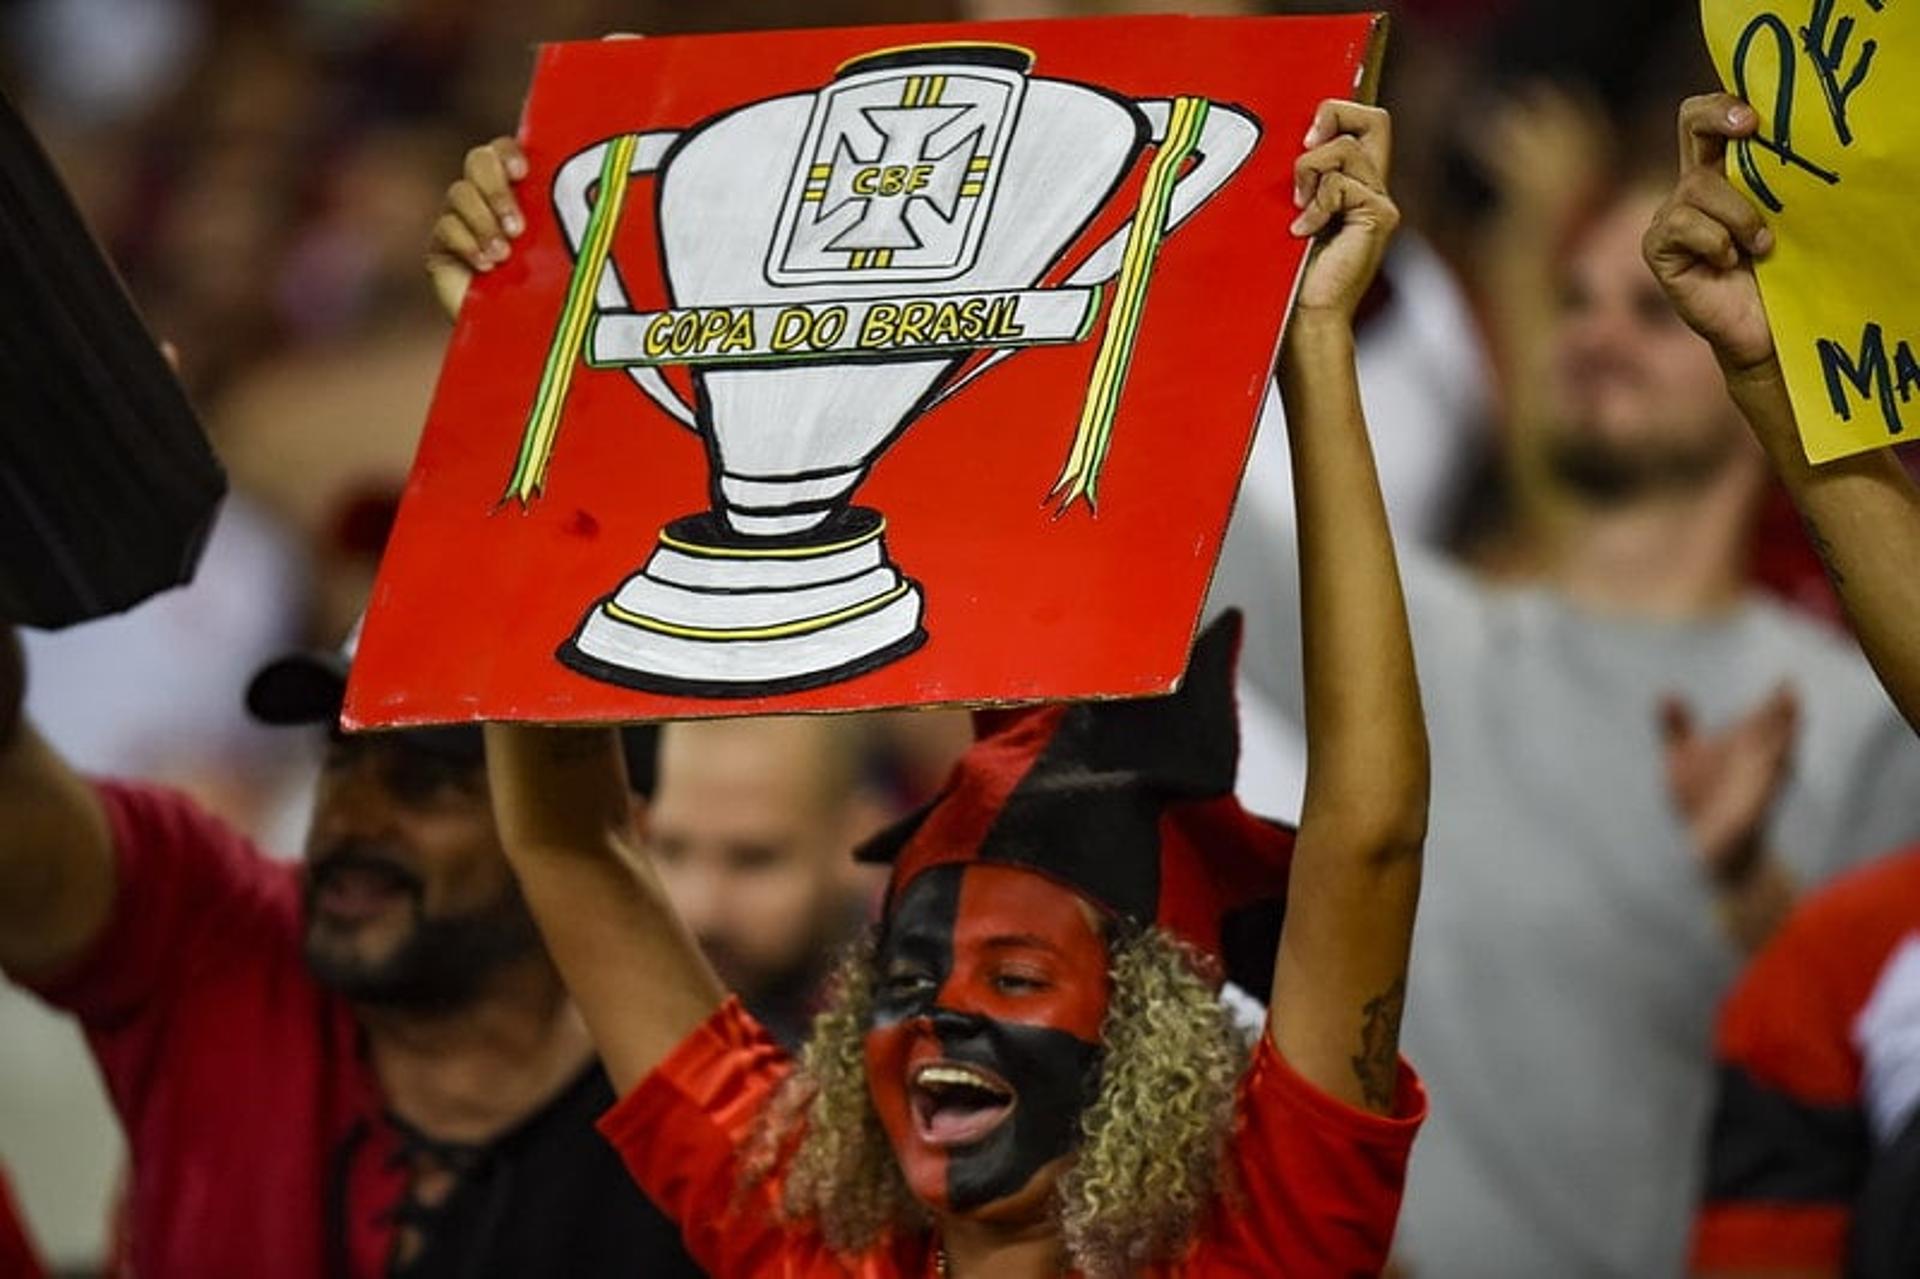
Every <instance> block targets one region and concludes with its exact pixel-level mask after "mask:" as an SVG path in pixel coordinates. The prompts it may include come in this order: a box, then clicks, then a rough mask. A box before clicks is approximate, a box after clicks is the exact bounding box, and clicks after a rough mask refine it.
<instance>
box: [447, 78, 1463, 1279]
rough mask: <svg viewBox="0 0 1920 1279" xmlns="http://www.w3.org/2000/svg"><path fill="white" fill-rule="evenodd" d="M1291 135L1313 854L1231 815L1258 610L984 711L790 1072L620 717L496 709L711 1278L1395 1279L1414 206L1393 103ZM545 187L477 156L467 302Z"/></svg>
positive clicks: (559, 896)
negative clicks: (1372, 415) (1370, 342)
mask: <svg viewBox="0 0 1920 1279" xmlns="http://www.w3.org/2000/svg"><path fill="white" fill-rule="evenodd" d="M1308 144H1309V146H1310V148H1311V149H1310V150H1309V151H1308V152H1307V154H1306V156H1305V157H1304V158H1303V159H1302V161H1301V162H1300V166H1299V170H1298V175H1297V177H1298V183H1299V186H1300V189H1301V194H1302V203H1303V212H1302V213H1301V214H1300V216H1299V219H1298V221H1297V222H1296V223H1295V224H1294V227H1293V231H1294V234H1296V235H1302V236H1314V235H1321V236H1322V238H1323V240H1324V243H1323V244H1322V247H1321V251H1320V253H1319V254H1318V255H1317V256H1316V257H1315V258H1314V259H1313V262H1312V265H1311V266H1310V267H1309V268H1308V270H1307V273H1306V277H1305V281H1304V283H1303V285H1302V288H1301V292H1300V296H1299V304H1298V311H1297V314H1296V318H1295V322H1294V324H1293V326H1292V329H1291V330H1290V333H1289V336H1288V339H1287V345H1286V349H1285V352H1284V354H1283V358H1282V384H1283V389H1284V391H1285V393H1286V395H1287V398H1288V400H1289V407H1290V408H1291V410H1292V412H1291V413H1290V415H1289V418H1290V422H1291V424H1292V428H1293V431H1294V435H1295V441H1296V458H1295V462H1296V468H1295V475H1296V477H1297V483H1298V487H1299V490H1300V493H1299V496H1300V502H1299V506H1300V509H1301V511H1302V529H1303V536H1302V539H1301V552H1302V560H1303V564H1302V575H1303V577H1304V579H1305V581H1306V584H1307V590H1308V594H1309V600H1310V603H1311V605H1312V607H1310V608H1309V609H1308V610H1306V612H1305V617H1306V618H1307V619H1308V620H1307V626H1308V630H1309V632H1310V637H1311V643H1310V644H1309V652H1310V654H1311V655H1312V657H1311V661H1310V669H1309V675H1310V684H1311V686H1312V689H1313V696H1314V706H1313V714H1312V716H1311V717H1310V718H1309V720H1308V727H1309V736H1310V742H1311V750H1312V756H1311V764H1310V771H1309V775H1308V780H1307V789H1306V801H1305V806H1304V809H1303V813H1302V817H1301V821H1300V828H1299V832H1298V836H1297V841H1296V840H1294V839H1293V838H1291V837H1289V835H1288V834H1287V833H1286V832H1284V831H1283V830H1281V829H1280V828H1277V827H1274V826H1271V825H1269V824H1267V823H1264V822H1262V821H1260V820H1258V819H1255V818H1253V817H1251V816H1250V815H1249V814H1247V813H1246V811H1245V810H1244V809H1242V808H1241V807H1240V805H1239V804H1238V802H1237V801H1236V800H1235V799H1234V798H1233V797H1232V793H1231V784H1232V778H1233V768H1234V763H1235V756H1236V754H1237V741H1236V739H1235V735H1234V731H1233V728H1232V710H1231V706H1232V702H1231V673H1230V667H1231V658H1232V653H1233V650H1234V648H1235V647H1237V627H1231V626H1227V627H1217V628H1215V629H1214V630H1212V631H1210V632H1209V633H1208V634H1207V635H1205V636H1203V637H1202V639H1201V641H1200V643H1199V644H1198V645H1197V646H1196V650H1195V659H1194V669H1193V671H1192V673H1191V675H1190V678H1189V679H1188V680H1187V681H1186V683H1185V685H1184V687H1183V689H1182V691H1181V693H1180V694H1178V695H1176V696H1174V697H1169V698H1165V699H1159V700H1148V701H1145V702H1138V703H1125V702H1116V703H1107V704H1092V705H1083V706H1073V707H1045V708H1036V709H1032V710H1028V711H1024V712H1017V713H1008V714H1003V715H998V716H994V717H991V718H990V719H989V721H988V722H987V723H986V724H985V725H984V731H983V734H982V736H981V738H980V741H979V742H978V743H977V744H976V746H975V747H974V748H973V750H972V751H971V752H970V753H969V755H968V756H967V758H966V760H965V761H963V764H962V766H961V768H960V769H959V770H958V771H957V772H956V774H955V776H954V779H953V781H952V783H951V784H950V786H949V787H948V789H947V791H946V792H945V793H944V794H943V795H942V796H941V797H940V798H939V799H938V800H937V801H936V802H935V803H934V804H932V805H931V806H930V807H928V808H927V809H926V810H924V811H923V812H921V813H919V814H916V815H915V816H914V817H912V818H910V819H908V820H907V821H905V822H903V823H901V824H900V825H899V826H898V827H896V828H895V829H894V830H892V831H890V832H888V834H887V835H885V836H882V837H881V838H880V839H878V840H876V841H875V842H874V844H873V845H871V846H870V849H871V851H872V852H873V853H874V854H875V855H876V856H879V857H881V858H883V859H884V860H887V861H889V862H891V863H892V864H893V866H894V875H893V879H892V882H891V887H890V890H889V895H888V904H887V909H886V912H885V917H884V922H883V925H882V932H881V935H880V938H879V940H878V949H877V950H876V951H875V952H874V953H872V954H869V955H865V956H858V957H856V958H855V960H854V961H853V962H851V963H850V964H849V965H848V966H847V967H846V968H845V969H844V970H843V979H844V980H843V984H842V985H841V986H840V988H839V991H838V995H837V998H836V1001H835V1003H834V1004H833V1006H831V1007H830V1008H829V1010H828V1011H827V1012H826V1013H823V1015H822V1016H821V1017H820V1018H819V1020H818V1021H817V1022H816V1027H815V1032H814V1035H813V1038H812V1039H811V1040H810V1042H809V1045H808V1048H807V1050H806V1052H805V1053H804V1054H803V1055H802V1057H801V1058H800V1060H799V1062H798V1063H794V1062H793V1061H791V1060H790V1059H789V1058H788V1057H787V1056H786V1054H784V1053H782V1052H781V1051H780V1050H779V1049H778V1048H777V1047H776V1046H775V1045H774V1044H773V1042H772V1041H771V1039H770V1038H769V1037H768V1036H767V1035H766V1034H765V1032H764V1031H763V1030H762V1029H761V1028H760V1027H758V1026H757V1025H756V1024H755V1023H754V1021H753V1020H752V1018H751V1017H750V1016H749V1015H748V1014H746V1013H745V1012H744V1011H743V1010H742V1009H741V1008H740V1007H739V1005H738V1003H737V1002H735V1001H728V1000H727V999H726V998H725V996H724V992H723V990H722V988H721V986H720V983H719V981H718V980H717V979H716V978H715V976H714V975H713V972H712V970H711V968H710V967H709V966H708V965H707V963H706V962H705V960H704V959H703V958H702V956H701V954H700V950H699V948H698V946H697V945H696V944H695V942H694V941H693V938H692V937H691V935H690V934H689V932H688V931H687V930H686V928H685V926H684V924H682V923H681V921H679V920H678V919H677V918H675V916H674V914H673V910H672V905H671V901H670V899H669V897H668V894H667V892H666V890H665V887H664V885H663V884H662V882H661V879H660V876H659V874H658V872H657V870H656V869H655V868H654V867H653V866H652V865H651V864H650V863H649V862H647V861H646V860H643V859H641V858H639V857H636V856H635V855H634V852H633V851H632V847H631V843H632V831H631V823H630V813H629V812H628V810H627V806H626V805H624V804H623V803H621V802H620V797H619V795H618V793H617V792H618V786H617V778H618V776H619V772H620V765H619V749H618V746H617V743H615V742H614V741H613V740H612V738H611V735H610V734H607V733H605V732H595V731H591V730H553V729H545V730H543V729H536V728H530V727H522V726H510V725H489V726H488V745H487V749H488V766H489V769H490V772H491V774H492V777H493V785H494V791H493V793H494V798H495V802H496V806H497V810H498V813H499V816H500V821H501V828H502V831H503V833H504V835H505V839H506V844H507V848H508V852H509V856H510V857H512V858H513V859H514V865H515V868H516V870H517V872H518V873H519V875H520V877H521V882H522V885H523V887H524V890H525V892H526V894H527V899H528V901H529V903H530V905H531V906H532V907H533V910H534V913H535V915H536V917H537V918H538V919H539V920H540V921H541V925H542V927H543V929H545V930H546V931H547V934H548V936H549V938H550V944H551V945H552V947H553V949H554V954H555V957H556V959H557V960H558V961H559V963H560V964H561V966H562V969H563V970H564V971H565V973H566V975H567V979H568V982H569V983H570V985H571V987H572V989H573V990H574V991H575V993H576V997H577V998H578V999H579V1000H580V1003H581V1007H582V1010H583V1011H584V1013H585V1015H586V1017H587V1019H588V1022H589V1025H590V1026H591V1027H592V1029H593V1032H594V1038H595V1042H596V1043H597V1044H598V1046H599V1048H600V1051H601V1054H602V1056H603V1058H604V1059H605V1060H606V1062H607V1063H608V1068H609V1071H610V1073H611V1074H612V1076H613V1077H614V1079H615V1080H616V1081H617V1082H618V1083H619V1085H620V1086H621V1087H622V1088H623V1090H626V1096H625V1097H624V1098H623V1100H622V1101H621V1103H620V1105H619V1106H618V1107H616V1109H615V1110H614V1111H613V1112H611V1113H610V1114H609V1115H608V1116H607V1118H606V1119H605V1120H603V1121H602V1128H603V1131H605V1132H606V1133H607V1134H608V1136H609V1137H610V1138H611V1139H612V1140H613V1142H614V1143H615V1144H616V1145H617V1146H618V1147H619V1149H620V1150H621V1153H622V1155H623V1156H624V1157H625V1158H626V1160H627V1163H628V1167H629V1169H630V1170H631V1171H632V1172H633V1174H634V1176H635V1178H636V1179H637V1180H639V1181H640V1182H641V1184H643V1185H645V1186H647V1187H649V1188H650V1192H651V1193H654V1194H656V1195H657V1196H659V1198H660V1199H661V1201H662V1203H663V1206H666V1207H667V1208H668V1210H669V1211H670V1212H671V1213H672V1214H673V1215H674V1216H675V1217H676V1218H677V1219H678V1220H679V1221H680V1222H681V1224H682V1229H683V1231H684V1232H685V1234H686V1237H687V1240H688V1243H689V1246H690V1248H691V1250H692V1251H693V1252H694V1254H695V1255H696V1256H697V1257H699V1258H700V1259H701V1260H702V1261H703V1263H705V1264H707V1265H709V1267H710V1268H711V1269H713V1270H714V1272H715V1273H717V1274H721V1275H738V1276H748V1275H754V1276H757V1275H763V1274H769V1273H775V1272H778V1273H782V1274H786V1275H791V1276H799V1275H820V1276H826V1275H844V1274H847V1273H849V1272H851V1273H854V1274H858V1275H862V1276H869V1277H871V1279H881V1277H883V1276H891V1275H903V1276H904V1275H925V1274H930V1273H935V1274H941V1275H951V1276H955V1277H957V1279H984V1277H985V1276H994V1277H995V1279H1023V1277H1025V1276H1036V1277H1037V1276H1043V1275H1053V1274H1056V1273H1058V1272H1059V1271H1060V1270H1061V1268H1062V1267H1063V1266H1069V1265H1070V1266H1073V1267H1074V1268H1076V1269H1078V1270H1080V1271H1081V1272H1082V1273H1087V1274H1090V1275H1096V1276H1110V1275H1120V1274H1139V1273H1146V1274H1165V1275H1177V1274H1212V1273H1217V1272H1223V1271H1224V1270H1227V1269H1232V1270H1234V1271H1235V1272H1236V1273H1243V1272H1244V1273H1258V1274H1335V1273H1337V1274H1362V1273H1376V1272H1378V1271H1379V1269H1380V1268H1381V1267H1382V1266H1383V1265H1384V1263H1385V1261H1386V1251H1387V1246H1388V1242H1389V1240H1390V1237H1391V1235H1392V1230H1393V1219H1394V1215H1395V1210H1396V1207H1397V1198H1398V1189H1399V1183H1400V1177H1401V1172H1402V1169H1403V1168H1404V1160H1405V1157H1406V1151H1407V1147H1408V1145H1409V1143H1410V1142H1411V1140H1412V1136H1413V1132H1414V1130H1415V1128H1416V1127H1417V1126H1418V1123H1419V1119H1420V1114H1421V1111H1422V1109H1423V1106H1422V1100H1421V1096H1420V1092H1419V1088H1418V1085H1417V1082H1416V1081H1415V1080H1414V1079H1413V1077H1412V1075H1411V1072H1410V1071H1408V1070H1407V1069H1406V1068H1405V1067H1404V1066H1403V1065H1400V1064H1399V1063H1398V1057H1397V1050H1396V1043H1397V1024H1398V1021H1399V1015H1400V1008H1401V1003H1400V997H1401V991H1402V988H1403V984H1404V975H1405V957H1406V943H1407V940H1408V938H1409V936H1410V933H1411V928H1412V920H1413V913H1414V907H1415V901H1416V899H1417V896H1418V885H1419V878H1420V846H1421V841H1422V836H1423V832H1424V827H1425V808H1426V773H1427V759H1426V741H1425V733H1424V730H1423V728H1422V726H1421V720H1420V710H1419V690H1418V686H1417V683H1416V681H1415V678H1414V672H1413V666H1412V661H1411V657H1412V654H1411V651H1410V645H1409V643H1408V640H1407V635H1406V628H1405V614H1404V611H1403V609H1402V606H1401V603H1400V595H1399V591H1398V589H1397V585H1396V580H1395V575H1394V568H1393V548H1392V543H1391V541H1390V540H1389V537H1388V534H1387V527H1386V517H1385V512H1384V509H1383V505H1382V502H1381V499H1380V494H1379V488H1378V484H1377V481H1376V480H1375V477H1374V474H1373V468H1372V464H1371V460H1370V457H1369V453H1368V447H1367V442H1366V434H1365V426H1364V423H1363V422H1362V420H1361V417H1360V411H1359V396H1358V391H1357V387H1356V384H1355V376H1354V369H1353V330H1352V323H1353V312H1354V308H1355V307H1356V305H1357V304H1358V300H1359V297H1360V295H1361V294H1362V293H1363V292H1364V291H1365V288H1366V286H1367V284H1368V282H1369V281H1370V280H1371V278H1372V276H1373V274H1374V273H1375V271H1376V270H1377V269H1378V267H1379V263H1380V259H1381V257H1382V256H1383V254H1384V250H1385V245H1386V241H1387V239H1388V237H1389V234H1390V232H1391V230H1392V228H1393V226H1394V225H1395V223H1396V221H1397V213H1396V211H1395V209H1394V207H1393V205H1392V203H1391V201H1390V200H1389V199H1388V198H1387V196H1386V195H1385V191H1384V186H1385V178H1386V168H1387V121H1386V118H1385V115H1384V113H1381V112H1377V111H1373V110H1370V109H1367V108H1363V107H1358V106H1355V105H1353V104H1350V103H1326V104H1323V106H1322V107H1321V108H1320V110H1319V112H1318V113H1317V116H1316V121H1315V125H1314V128H1313V131H1312V133H1311V134H1310V135H1309V137H1308ZM524 172H525V170H524V167H523V165H522V164H521V162H520V158H519V156H518V153H517V151H516V150H515V149H514V148H513V146H512V144H511V143H510V142H508V141H507V140H505V139H502V140H501V141H499V142H496V143H494V144H492V145H491V146H489V147H484V148H479V149H476V151H474V152H473V153H470V155H469V159H468V164H467V170H466V177H465V178H464V179H463V180H462V181H461V182H460V183H457V184H456V185H455V186H454V188H452V191H451V192H450V208H449V214H448V217H447V218H446V219H443V221H442V223H441V224H440V228H439V231H438V232H437V235H436V245H435V250H434V265H435V274H436V278H437V279H438V280H439V282H440V284H441V288H442V293H443V296H445V297H446V298H447V299H448V300H449V302H450V304H451V305H453V306H457V305H458V300H459V294H460V292H461V290H462V289H463V288H464V285H465V283H466V281H467V279H468V278H469V277H470V275H471V273H472V271H473V270H476V269H482V268H483V267H484V265H485V264H487V263H489V262H498V261H500V260H502V259H504V258H505V257H506V256H507V254H508V253H510V252H511V249H510V244H509V240H510V238H511V237H512V236H514V235H515V233H516V230H517V229H518V228H519V227H520V226H522V225H523V223H522V222H521V220H520V215H519V212H518V207H517V204H516V202H515V201H514V198H513V194H512V179H513V178H514V177H517V176H524ZM483 246H485V248H486V251H485V252H484V253H483V252H482V249H483ZM1289 862H1290V869H1289V865H1288V864H1289ZM1281 892H1284V893H1285V895H1286V902H1287V904H1286V918H1285V922H1284V925H1283V926H1282V927H1281V929H1280V930H1279V934H1278V935H1279V942H1278V947H1277V949H1276V947H1275V945H1274V941H1273V937H1274V934H1273V933H1272V932H1264V933H1262V934H1260V935H1259V936H1260V940H1261V941H1262V942H1264V945H1259V944H1255V945H1253V946H1251V947H1234V946H1232V944H1231V940H1230V938H1229V936H1228V935H1229V934H1230V933H1233V932H1235V931H1236V930H1235V929H1234V928H1233V927H1232V926H1231V924H1230V923H1229V922H1228V916H1229V915H1231V914H1232V913H1234V912H1233V909H1232V908H1235V907H1242V908H1252V907H1254V906H1256V905H1257V904H1259V903H1260V902H1265V903H1266V904H1267V905H1268V906H1272V905H1274V904H1275V903H1276V895H1277V894H1279V893H1281ZM1268 918H1271V916H1268ZM1243 940H1245V939H1243ZM1236 949H1238V950H1242V951H1249V950H1250V951H1252V952H1254V953H1258V952H1261V951H1263V952H1264V954H1263V955H1262V956H1261V958H1262V962H1263V964H1265V963H1270V964H1271V967H1272V972H1271V990H1272V995H1273V1002H1274V1005H1275V1007H1276V1008H1277V1009H1278V1010H1280V1011H1279V1013H1278V1015H1276V1016H1275V1018H1274V1019H1273V1020H1272V1021H1270V1022H1269V1023H1268V1026H1267V1028H1266V1030H1265V1032H1264V1033H1263V1034H1261V1035H1260V1036H1259V1042H1258V1045H1257V1047H1256V1048H1255V1049H1254V1052H1253V1058H1252V1065H1251V1068H1250V1069H1245V1070H1244V1073H1243V1065H1244V1062H1245V1060H1246V1057H1245V1047H1244V1045H1245V1039H1244V1037H1243V1036H1242V1034H1241V1032H1240V1031H1239V1029H1238V1028H1237V1027H1236V1025H1235V1023H1234V1021H1233V1018H1232V1014H1231V1013H1230V1012H1229V1011H1228V1009H1227V1008H1226V1006H1225V1005H1224V1004H1223V1003H1222V1002H1221V1001H1220V1000H1219V998H1218V997H1217V992H1216V987H1217V983H1218V981H1219V980H1220V978H1221V977H1222V976H1223V975H1225V973H1224V972H1223V970H1226V969H1231V968H1232V967H1233V957H1232V955H1231V954H1230V953H1229V952H1230V951H1232V950H1236ZM1236 1093H1237V1095H1236Z"/></svg>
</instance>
